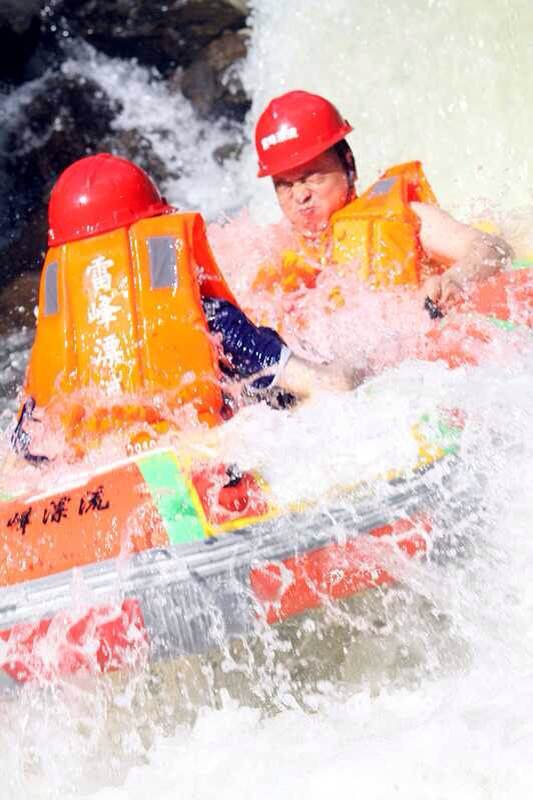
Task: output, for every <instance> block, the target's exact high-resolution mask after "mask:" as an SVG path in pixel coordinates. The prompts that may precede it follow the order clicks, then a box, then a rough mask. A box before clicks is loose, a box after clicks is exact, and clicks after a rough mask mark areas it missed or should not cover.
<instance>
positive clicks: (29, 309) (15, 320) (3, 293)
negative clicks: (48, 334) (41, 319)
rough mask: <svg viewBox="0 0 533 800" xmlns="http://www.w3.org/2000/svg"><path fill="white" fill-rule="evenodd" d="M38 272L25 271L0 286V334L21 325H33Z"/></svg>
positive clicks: (32, 326) (29, 326)
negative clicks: (5, 284)
mask: <svg viewBox="0 0 533 800" xmlns="http://www.w3.org/2000/svg"><path fill="white" fill-rule="evenodd" d="M39 277H40V276H39V273H38V272H26V273H25V274H24V275H19V277H18V278H15V279H14V280H13V281H11V282H10V283H9V284H8V285H7V286H3V287H2V288H0V335H2V336H3V335H5V334H6V333H11V332H12V331H14V330H18V329H19V328H20V327H21V326H22V325H25V326H26V327H27V328H30V329H33V328H34V327H35V314H34V309H35V306H36V305H37V297H38V293H39Z"/></svg>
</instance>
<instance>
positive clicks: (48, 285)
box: [44, 261, 59, 316]
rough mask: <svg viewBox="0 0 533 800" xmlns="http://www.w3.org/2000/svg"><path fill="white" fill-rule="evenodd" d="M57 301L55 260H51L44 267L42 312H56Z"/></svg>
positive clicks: (46, 314)
mask: <svg viewBox="0 0 533 800" xmlns="http://www.w3.org/2000/svg"><path fill="white" fill-rule="evenodd" d="M58 311H59V301H58V297H57V261H51V262H50V263H49V264H48V266H47V267H46V275H45V278H44V313H45V316H48V315H49V314H57V312H58Z"/></svg>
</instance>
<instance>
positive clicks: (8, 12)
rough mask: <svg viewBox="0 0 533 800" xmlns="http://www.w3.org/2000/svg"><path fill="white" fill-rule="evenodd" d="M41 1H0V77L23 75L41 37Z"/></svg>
mask: <svg viewBox="0 0 533 800" xmlns="http://www.w3.org/2000/svg"><path fill="white" fill-rule="evenodd" d="M42 6H43V2H42V0H0V48H1V50H0V52H1V53H2V58H1V59H0V80H3V81H17V80H20V79H22V78H23V76H24V70H25V68H26V65H27V63H28V61H29V60H30V59H31V57H32V55H33V53H34V52H35V50H36V48H37V47H38V44H39V41H40V38H41V21H40V14H41V9H42Z"/></svg>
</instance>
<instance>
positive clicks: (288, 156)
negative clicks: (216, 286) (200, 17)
mask: <svg viewBox="0 0 533 800" xmlns="http://www.w3.org/2000/svg"><path fill="white" fill-rule="evenodd" d="M351 130H352V127H351V125H350V124H349V122H348V121H347V120H345V119H343V118H342V116H341V115H340V114H339V112H338V111H337V109H336V108H335V106H333V105H332V104H331V103H330V102H329V101H328V100H326V99H325V98H323V97H320V96H319V95H314V94H310V93H308V92H303V91H293V92H288V93H287V94H284V95H281V96H280V97H277V98H275V99H274V100H272V101H271V102H270V103H269V105H268V106H267V108H266V109H265V111H264V112H263V114H262V115H261V116H260V118H259V121H258V123H257V127H256V132H255V140H256V149H257V155H258V160H259V172H258V175H259V177H264V176H270V177H271V178H272V180H273V183H274V188H275V191H276V195H277V198H278V202H279V205H280V207H281V210H282V212H283V214H284V215H285V217H286V218H287V219H288V221H289V222H290V223H291V226H292V228H293V230H294V232H295V234H296V237H297V240H298V246H297V249H296V250H295V251H288V252H286V253H284V254H283V258H282V264H281V265H280V266H278V267H274V268H272V267H270V268H266V269H263V270H261V271H260V273H259V274H258V276H257V279H256V282H255V286H256V288H271V287H273V286H274V285H279V286H281V287H282V288H283V290H284V291H292V290H294V289H297V288H300V287H302V286H307V287H312V286H314V284H315V281H316V278H317V276H318V274H320V272H321V271H322V269H323V268H324V267H325V266H327V265H335V264H336V265H342V264H352V265H356V267H355V268H356V269H357V273H358V276H359V277H360V278H361V279H362V280H364V281H367V282H368V283H370V284H371V285H374V286H377V287H387V286H393V285H407V286H413V287H418V286H420V285H422V286H423V291H424V293H425V295H426V296H427V297H429V298H430V300H431V301H432V302H433V303H440V304H443V305H445V304H446V303H447V302H448V301H449V300H451V299H453V298H454V297H456V296H458V295H459V294H460V293H461V291H462V290H463V289H464V288H465V287H466V286H467V284H468V283H469V282H470V281H472V280H476V279H479V278H485V277H488V276H489V275H490V274H492V273H493V272H495V271H496V270H498V269H501V268H502V267H503V266H504V265H505V264H506V263H507V262H508V261H509V259H510V257H511V249H510V247H509V246H508V245H507V243H506V242H504V241H503V240H502V239H500V238H498V237H496V236H491V235H489V234H486V233H482V232H480V231H478V230H476V229H474V228H472V227H470V226H468V225H464V224H462V223H460V222H457V221H456V220H454V219H453V218H452V217H450V216H449V215H448V214H446V212H444V211H442V210H441V209H440V208H438V206H437V205H436V201H435V197H434V195H433V192H432V191H431V188H430V186H429V184H428V182H427V180H426V178H425V176H424V173H423V171H422V167H421V164H420V163H419V162H410V163H407V164H401V165H398V166H396V167H393V168H392V169H389V170H387V171H386V172H385V173H384V175H382V176H381V178H380V179H379V180H378V181H377V182H376V183H375V184H373V186H371V187H370V188H369V189H368V190H367V191H366V192H365V193H364V194H363V195H361V196H358V195H357V193H356V189H355V182H356V179H357V172H356V167H355V161H354V157H353V154H352V151H351V149H350V147H349V145H348V143H347V142H346V140H345V137H346V135H347V134H348V133H350V131H351Z"/></svg>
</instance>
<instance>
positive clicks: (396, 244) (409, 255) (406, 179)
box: [254, 161, 436, 292]
mask: <svg viewBox="0 0 533 800" xmlns="http://www.w3.org/2000/svg"><path fill="white" fill-rule="evenodd" d="M412 201H419V202H422V203H435V202H436V200H435V196H434V194H433V192H432V190H431V187H430V185H429V183H428V181H427V179H426V177H425V175H424V172H423V169H422V165H421V163H420V162H419V161H412V162H409V163H406V164H400V165H398V166H395V167H392V168H391V169H388V170H387V171H386V172H385V173H384V174H383V175H382V176H381V178H380V179H379V180H378V181H377V182H376V183H374V184H373V185H372V186H370V188H369V189H367V191H366V192H365V193H364V194H362V195H361V196H360V197H357V198H356V199H355V200H352V201H351V202H350V203H348V204H347V205H346V206H344V207H343V208H341V209H340V210H339V211H336V212H335V213H334V214H332V216H331V219H330V224H329V226H328V230H327V231H326V232H325V234H324V236H323V237H322V241H321V242H320V243H319V245H318V247H317V248H315V249H311V248H309V246H306V244H305V242H302V245H301V250H300V252H296V251H292V250H288V251H285V252H284V253H283V255H282V263H281V267H280V268H273V267H266V268H263V269H262V270H260V272H259V273H258V275H257V278H256V280H255V283H254V288H256V289H265V290H267V291H272V290H273V289H275V288H276V287H277V286H280V287H281V288H282V289H283V291H285V292H291V291H294V290H295V289H300V288H304V287H307V288H312V287H313V286H315V284H316V279H317V277H318V276H319V275H320V273H321V272H322V270H323V269H324V268H327V266H328V265H332V264H333V265H340V266H342V265H347V264H350V265H353V267H354V269H356V271H357V275H358V277H359V278H360V279H361V280H362V281H365V282H367V283H369V284H371V285H372V286H376V287H380V288H384V287H387V286H395V285H407V286H418V284H419V283H420V279H421V265H422V257H423V252H422V247H421V245H420V240H419V229H420V221H419V219H418V217H417V216H416V214H415V213H414V211H412V209H411V207H410V203H411V202H412Z"/></svg>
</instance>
